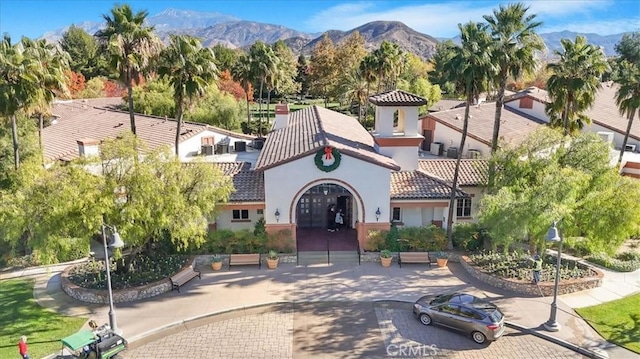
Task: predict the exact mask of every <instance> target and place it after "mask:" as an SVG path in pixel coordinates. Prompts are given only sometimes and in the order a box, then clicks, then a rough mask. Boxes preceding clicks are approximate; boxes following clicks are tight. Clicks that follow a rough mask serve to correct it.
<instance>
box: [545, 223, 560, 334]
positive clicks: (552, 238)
mask: <svg viewBox="0 0 640 359" xmlns="http://www.w3.org/2000/svg"><path fill="white" fill-rule="evenodd" d="M545 239H546V240H547V241H549V242H558V257H557V260H556V278H555V285H554V287H553V302H551V313H550V314H549V320H547V321H546V322H545V323H544V324H543V326H544V328H545V329H546V330H548V331H550V332H557V331H559V330H560V324H558V322H557V321H556V316H557V314H558V283H559V282H560V259H561V257H562V237H560V235H559V234H558V228H557V227H556V222H553V225H552V226H551V228H549V232H548V233H547V238H545Z"/></svg>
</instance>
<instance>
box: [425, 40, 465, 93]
mask: <svg viewBox="0 0 640 359" xmlns="http://www.w3.org/2000/svg"><path fill="white" fill-rule="evenodd" d="M455 48H456V44H455V43H454V42H453V41H452V40H445V41H442V42H439V43H438V44H436V52H435V53H434V54H433V57H432V58H431V64H432V65H433V70H432V71H431V72H429V82H431V83H432V84H436V85H438V86H440V88H441V89H442V91H443V92H444V93H445V94H447V96H449V97H451V96H455V95H460V94H457V93H456V86H455V84H454V83H453V82H452V81H451V79H450V78H449V77H448V75H447V71H446V69H445V67H446V66H447V64H448V63H449V61H451V59H453V57H454V56H455Z"/></svg>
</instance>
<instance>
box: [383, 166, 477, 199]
mask: <svg viewBox="0 0 640 359" xmlns="http://www.w3.org/2000/svg"><path fill="white" fill-rule="evenodd" d="M450 196H451V186H450V185H448V184H446V183H445V182H444V181H442V180H440V179H437V178H434V177H432V176H430V175H429V174H427V173H425V172H422V171H421V170H416V171H398V172H391V199H392V200H393V199H448V198H450ZM456 197H457V198H461V197H469V195H468V194H466V193H465V192H464V191H461V190H457V193H456Z"/></svg>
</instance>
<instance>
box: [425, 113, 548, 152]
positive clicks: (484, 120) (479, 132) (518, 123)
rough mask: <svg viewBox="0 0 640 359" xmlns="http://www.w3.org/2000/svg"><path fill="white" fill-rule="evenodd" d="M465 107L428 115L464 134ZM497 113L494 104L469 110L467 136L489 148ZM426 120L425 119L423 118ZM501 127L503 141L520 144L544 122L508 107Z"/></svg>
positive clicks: (503, 115)
mask: <svg viewBox="0 0 640 359" xmlns="http://www.w3.org/2000/svg"><path fill="white" fill-rule="evenodd" d="M464 111H465V109H464V107H463V108H456V109H453V110H448V111H440V112H434V113H430V114H428V115H426V117H430V118H433V119H434V120H436V121H437V122H439V123H441V124H443V125H445V126H447V127H450V128H452V129H454V130H456V131H457V132H462V125H463V124H464ZM495 113H496V105H495V103H493V102H488V103H483V104H481V105H480V106H477V105H474V106H470V108H469V115H470V116H471V117H470V118H469V128H468V131H467V135H468V136H469V137H471V138H473V139H475V140H477V141H480V142H482V143H484V144H486V145H487V146H491V140H492V138H493V121H494V117H495ZM423 118H424V117H423ZM500 121H501V125H500V138H501V141H504V142H507V143H520V141H522V140H523V139H524V138H525V137H527V136H528V135H529V134H530V133H532V132H534V131H535V130H537V129H538V128H540V126H544V122H542V121H541V120H538V119H536V118H534V117H531V116H527V115H525V114H521V113H518V112H516V111H512V110H511V109H509V108H508V107H503V108H502V117H501V120H500Z"/></svg>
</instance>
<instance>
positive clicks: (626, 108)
mask: <svg viewBox="0 0 640 359" xmlns="http://www.w3.org/2000/svg"><path fill="white" fill-rule="evenodd" d="M639 47H640V32H635V33H631V34H625V35H624V36H623V37H622V40H620V42H619V43H618V44H616V51H617V52H618V54H619V57H618V59H617V63H616V65H617V71H616V73H615V74H614V81H615V82H616V83H617V85H618V89H617V90H616V104H617V105H618V109H619V110H620V114H622V115H623V116H625V115H626V117H627V120H628V121H629V122H628V124H627V131H626V132H625V135H624V139H623V140H622V148H621V149H620V156H619V157H618V163H620V162H622V155H623V154H624V149H625V148H626V146H627V141H628V140H629V134H630V133H631V127H632V125H633V120H634V117H635V114H636V113H637V112H638V109H640V49H638V48H639Z"/></svg>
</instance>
